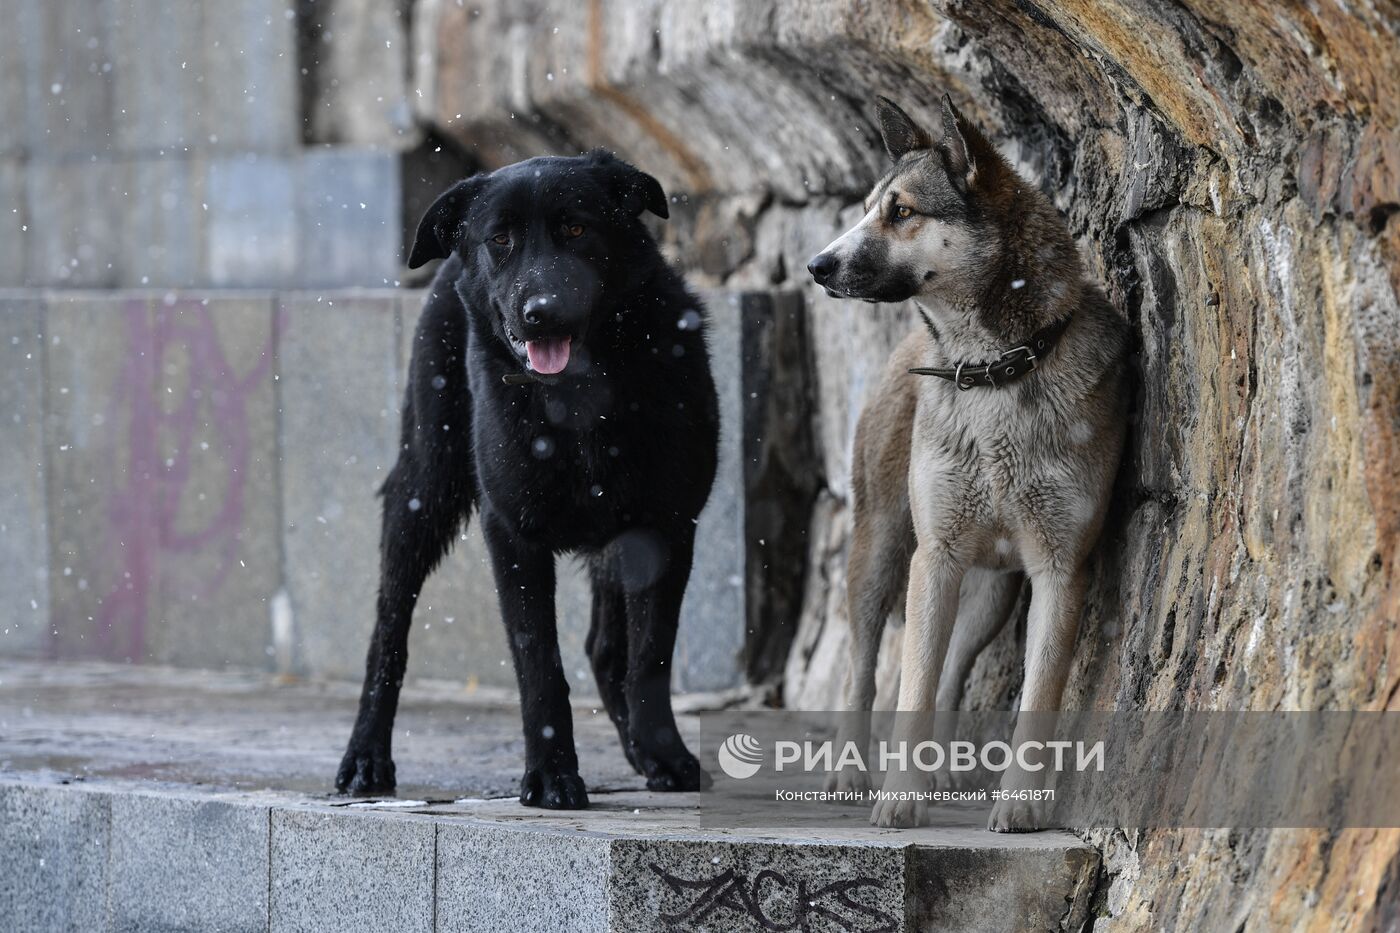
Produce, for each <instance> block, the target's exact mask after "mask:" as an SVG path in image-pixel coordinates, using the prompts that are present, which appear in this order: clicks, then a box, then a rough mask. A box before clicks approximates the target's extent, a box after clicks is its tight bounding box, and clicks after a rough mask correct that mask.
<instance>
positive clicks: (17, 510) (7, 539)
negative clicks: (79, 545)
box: [0, 293, 49, 656]
mask: <svg viewBox="0 0 1400 933" xmlns="http://www.w3.org/2000/svg"><path fill="white" fill-rule="evenodd" d="M43 313H44V306H43V301H42V300H41V299H40V298H38V297H37V296H26V297H18V296H16V297H7V296H4V295H3V293H0V424H3V430H4V433H5V438H6V441H5V443H4V444H3V445H0V567H4V568H6V569H5V573H4V575H3V577H0V654H7V655H22V656H38V655H42V654H44V653H45V652H46V650H47V648H48V633H49V581H48V523H47V518H46V515H45V508H44V423H43V412H44V402H43V399H44V374H43V360H44V318H43Z"/></svg>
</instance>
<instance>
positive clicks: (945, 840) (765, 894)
mask: <svg viewBox="0 0 1400 933" xmlns="http://www.w3.org/2000/svg"><path fill="white" fill-rule="evenodd" d="M404 699H405V701H404V707H403V711H402V714H401V716H400V720H399V731H398V733H397V736H396V745H395V753H396V759H397V762H398V766H399V774H400V780H401V782H402V786H401V788H400V796H399V797H398V798H397V799H395V800H381V801H365V802H352V801H348V800H346V799H345V798H339V797H335V796H333V795H331V794H330V793H329V789H330V788H329V785H330V779H331V776H332V774H333V772H334V770H335V764H336V762H337V760H338V757H339V753H340V750H341V746H342V743H343V741H344V739H345V736H346V734H347V732H348V729H349V724H350V719H351V717H352V715H353V711H354V690H353V687H351V686H350V685H344V684H287V683H278V682H275V681H272V680H270V679H267V678H261V677H257V676H254V675H230V674H212V673H194V672H189V671H173V670H167V669H156V668H138V667H126V668H122V667H112V666H104V665H95V664H84V665H59V664H41V663H32V662H3V663H0V916H4V917H10V918H15V920H17V921H18V926H17V927H16V929H20V930H26V931H27V930H36V931H47V930H67V929H82V930H148V929H159V930H165V929H179V930H265V931H271V930H279V931H280V930H317V931H324V930H341V929H344V930H352V929H353V930H370V929H372V930H379V929H383V930H424V931H428V930H444V931H445V930H490V931H493V933H499V931H503V930H522V931H523V930H529V931H534V930H540V931H545V930H548V931H559V930H570V931H572V930H600V931H601V930H625V931H637V930H712V931H745V930H776V929H782V930H812V931H818V930H822V931H824V930H843V931H852V930H861V931H873V930H886V931H904V930H911V931H912V930H939V929H956V930H1020V929H1060V928H1068V929H1077V928H1078V927H1079V926H1081V925H1082V923H1083V922H1084V920H1085V918H1086V916H1087V911H1088V901H1089V896H1090V893H1091V892H1092V890H1093V887H1094V881H1095V878H1096V875H1097V871H1098V856H1097V854H1096V852H1095V851H1094V850H1093V849H1092V848H1089V847H1087V846H1085V845H1083V844H1082V843H1081V842H1080V841H1079V840H1078V839H1077V838H1076V837H1074V836H1072V835H1070V834H1067V833H1037V834H1031V835H1024V836H1004V835H997V834H992V833H988V832H986V831H985V830H983V829H980V828H978V826H977V825H976V823H975V820H977V819H980V818H981V817H980V814H971V813H968V812H966V811H956V810H953V811H947V812H942V811H940V812H939V813H938V814H937V819H936V824H935V825H933V826H930V827H925V828H923V829H919V830H912V831H910V830H904V831H900V830H879V829H874V828H871V827H868V826H865V825H863V821H860V820H855V821H853V822H852V824H851V825H849V826H844V825H843V826H841V827H838V828H826V829H814V828H810V827H809V828H783V827H764V828H740V827H729V826H723V825H715V823H714V820H713V819H712V818H707V819H702V818H701V813H702V810H703V808H704V806H705V798H706V796H707V795H705V794H672V795H662V794H652V793H648V792H646V791H645V790H644V789H642V784H641V782H640V779H639V778H637V776H636V775H634V774H632V773H631V772H630V771H629V770H628V769H627V767H626V764H625V762H623V761H622V756H621V754H620V753H619V752H618V751H617V747H616V739H615V736H614V735H613V734H612V729H611V726H610V725H609V724H608V723H607V721H606V718H605V717H603V716H601V715H594V714H592V713H591V711H590V707H588V706H587V705H586V704H585V705H582V706H580V707H579V708H577V709H576V713H575V715H576V719H577V728H576V734H577V738H578V744H579V748H580V764H581V770H582V773H583V774H584V777H585V780H587V781H588V782H589V786H590V792H591V796H592V802H593V806H592V807H591V808H590V809H589V810H586V811H576V812H564V813H561V812H545V811H539V810H530V809H526V808H523V807H521V806H519V805H518V804H517V803H516V802H515V801H514V799H513V796H512V792H513V790H514V784H515V782H516V781H517V780H518V774H519V766H520V739H519V735H518V729H519V727H518V722H517V720H516V714H515V711H514V710H513V709H512V708H511V707H510V706H509V705H507V704H506V703H503V702H501V700H502V699H503V698H502V697H499V696H492V695H481V694H480V693H478V694H475V695H467V694H465V693H464V692H463V691H461V690H460V689H455V688H454V689H448V688H441V689H439V688H435V687H433V686H431V685H427V686H422V687H418V688H415V689H412V690H410V691H408V692H407V693H406V695H405V698H404ZM683 718H684V717H683ZM683 728H685V724H684V723H683Z"/></svg>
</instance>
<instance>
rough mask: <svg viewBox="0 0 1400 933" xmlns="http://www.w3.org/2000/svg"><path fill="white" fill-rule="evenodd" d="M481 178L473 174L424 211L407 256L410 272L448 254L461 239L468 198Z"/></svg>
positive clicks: (483, 178)
mask: <svg viewBox="0 0 1400 933" xmlns="http://www.w3.org/2000/svg"><path fill="white" fill-rule="evenodd" d="M485 178H486V176H485V175H473V176H472V177H470V178H466V179H463V180H462V181H459V182H457V184H455V185H453V186H452V187H451V188H448V189H447V190H446V191H444V192H443V193H442V194H441V195H439V196H438V199H437V200H436V201H434V202H433V206H432V207H430V208H428V210H427V212H426V213H425V214H424V215H423V219H422V220H420V221H419V222H418V232H417V234H415V235H414V237H413V249H412V251H410V252H409V255H408V267H409V268H410V269H417V268H418V267H419V266H421V265H423V263H425V262H428V261H430V260H433V259H446V258H447V257H448V256H450V255H452V251H453V250H454V249H456V248H457V246H458V244H459V242H460V241H461V239H462V221H463V220H465V219H466V215H467V208H468V207H470V206H471V203H472V198H474V197H476V194H477V192H478V191H479V190H480V189H481V183H482V181H484V180H485Z"/></svg>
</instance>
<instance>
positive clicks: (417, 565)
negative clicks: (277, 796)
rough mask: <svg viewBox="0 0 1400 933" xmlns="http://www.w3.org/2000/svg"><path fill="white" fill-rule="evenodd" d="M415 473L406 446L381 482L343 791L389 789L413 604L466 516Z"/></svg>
mask: <svg viewBox="0 0 1400 933" xmlns="http://www.w3.org/2000/svg"><path fill="white" fill-rule="evenodd" d="M418 472H419V470H418V468H417V465H416V462H415V461H414V459H413V454H412V452H411V451H405V452H404V453H403V454H402V455H401V458H400V461H399V463H398V464H397V465H395V467H394V469H393V470H392V471H391V472H390V474H389V479H388V481H387V482H385V484H384V519H383V532H382V535H381V543H380V584H379V603H378V613H377V620H376V622H375V625H374V634H373V635H372V636H371V638H370V643H369V656H368V658H367V659H366V661H365V683H364V688H363V689H362V691H361V693H360V711H359V714H358V715H357V716H356V717H355V728H354V730H353V731H352V732H351V733H350V743H349V745H348V746H347V747H346V749H345V755H344V757H343V758H342V759H341V762H340V769H339V770H338V771H337V772H336V777H335V786H336V790H338V791H340V792H341V793H342V794H354V795H356V796H361V797H363V796H373V795H377V794H392V793H393V792H394V785H395V774H394V759H393V755H392V752H391V747H392V744H393V733H394V714H395V713H396V712H397V711H398V708H399V688H400V687H401V686H402V684H403V676H404V668H405V666H406V665H407V664H408V630H409V623H410V622H411V621H412V618H413V607H414V604H415V603H416V602H417V601H418V592H419V591H420V590H421V589H422V588H423V581H424V580H426V579H427V577H428V574H429V573H430V572H431V571H432V569H433V567H434V566H436V565H437V563H438V561H440V560H442V557H443V555H444V554H445V553H447V549H448V547H449V546H450V545H451V543H452V535H453V534H454V533H455V532H456V530H457V529H458V528H459V527H460V525H461V522H462V519H463V517H464V515H465V513H466V505H465V500H464V499H463V497H461V496H458V495H454V494H453V490H452V488H450V487H448V486H445V485H444V484H442V483H438V484H437V485H434V484H432V483H422V482H417V481H415V479H414V477H415V476H416V475H417V474H418ZM430 475H431V474H430Z"/></svg>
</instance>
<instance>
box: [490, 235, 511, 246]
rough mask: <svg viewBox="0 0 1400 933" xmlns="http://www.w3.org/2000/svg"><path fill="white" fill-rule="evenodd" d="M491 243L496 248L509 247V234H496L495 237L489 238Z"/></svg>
mask: <svg viewBox="0 0 1400 933" xmlns="http://www.w3.org/2000/svg"><path fill="white" fill-rule="evenodd" d="M491 242H492V243H495V244H496V245H497V246H509V245H510V234H509V233H498V234H496V235H495V236H493V237H492V238H491Z"/></svg>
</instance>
